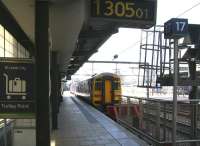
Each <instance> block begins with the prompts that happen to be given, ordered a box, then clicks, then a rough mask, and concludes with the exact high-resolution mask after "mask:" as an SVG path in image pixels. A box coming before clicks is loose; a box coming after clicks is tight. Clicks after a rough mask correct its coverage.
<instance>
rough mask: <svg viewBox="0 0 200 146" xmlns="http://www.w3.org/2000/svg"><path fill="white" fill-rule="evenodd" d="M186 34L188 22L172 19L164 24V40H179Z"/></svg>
mask: <svg viewBox="0 0 200 146" xmlns="http://www.w3.org/2000/svg"><path fill="white" fill-rule="evenodd" d="M187 33H188V20H187V19H179V18H172V19H170V20H169V21H167V22H165V24H164V37H165V39H179V38H181V37H183V36H185V35H186V34H187Z"/></svg>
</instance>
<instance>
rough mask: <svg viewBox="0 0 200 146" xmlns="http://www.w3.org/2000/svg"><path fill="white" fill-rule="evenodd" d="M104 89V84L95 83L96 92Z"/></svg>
mask: <svg viewBox="0 0 200 146" xmlns="http://www.w3.org/2000/svg"><path fill="white" fill-rule="evenodd" d="M101 87H102V82H101V81H96V82H95V90H101Z"/></svg>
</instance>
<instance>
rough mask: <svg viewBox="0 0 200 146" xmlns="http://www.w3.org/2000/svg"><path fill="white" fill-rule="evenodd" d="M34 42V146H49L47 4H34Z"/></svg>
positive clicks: (38, 0) (37, 1)
mask: <svg viewBox="0 0 200 146" xmlns="http://www.w3.org/2000/svg"><path fill="white" fill-rule="evenodd" d="M35 6H36V8H35V41H36V82H37V83H36V102H37V114H36V146H50V120H49V114H50V113H49V39H48V28H49V2H48V1H45V0H41V1H40V0H36V3H35Z"/></svg>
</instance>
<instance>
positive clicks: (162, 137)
mask: <svg viewBox="0 0 200 146" xmlns="http://www.w3.org/2000/svg"><path fill="white" fill-rule="evenodd" d="M123 99H124V100H123V101H122V103H121V104H120V105H116V108H115V109H116V110H115V114H116V118H117V121H118V122H119V123H120V124H122V125H123V126H125V127H126V128H128V129H129V130H131V131H132V132H134V133H135V134H138V135H139V136H142V137H143V138H144V139H145V140H146V141H148V142H149V143H151V144H152V145H163V146H171V145H172V132H173V128H174V127H173V124H172V120H173V119H172V118H173V109H172V107H173V101H167V100H160V99H147V98H137V97H130V96H123ZM176 116H177V121H176V127H177V129H176V131H177V135H176V145H177V146H200V100H184V101H178V103H177V115H176Z"/></svg>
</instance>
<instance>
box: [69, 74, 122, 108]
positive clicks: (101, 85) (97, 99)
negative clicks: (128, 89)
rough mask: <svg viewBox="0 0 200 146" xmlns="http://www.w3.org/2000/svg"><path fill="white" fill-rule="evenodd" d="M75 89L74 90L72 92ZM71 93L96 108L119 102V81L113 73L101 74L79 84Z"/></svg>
mask: <svg viewBox="0 0 200 146" xmlns="http://www.w3.org/2000/svg"><path fill="white" fill-rule="evenodd" d="M74 89H75V90H74ZM74 89H73V91H72V92H73V93H74V94H75V95H77V96H80V97H81V98H84V99H85V100H87V101H89V102H90V103H91V104H92V105H94V106H95V107H97V108H105V107H106V106H107V105H114V104H119V103H120V102H121V80H120V77H119V76H118V75H116V74H113V73H101V74H99V75H96V76H93V77H92V78H90V79H88V80H85V81H81V82H79V83H78V84H77V85H76V86H75V88H74Z"/></svg>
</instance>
